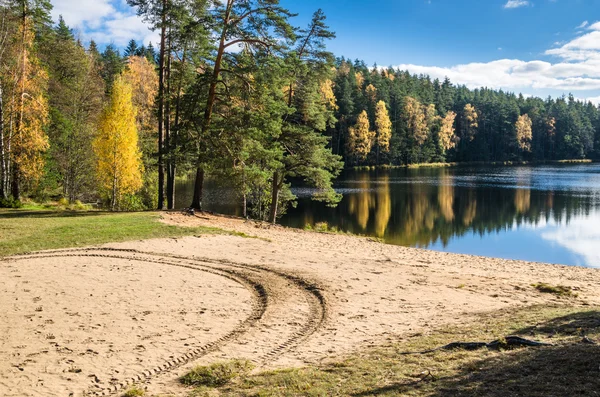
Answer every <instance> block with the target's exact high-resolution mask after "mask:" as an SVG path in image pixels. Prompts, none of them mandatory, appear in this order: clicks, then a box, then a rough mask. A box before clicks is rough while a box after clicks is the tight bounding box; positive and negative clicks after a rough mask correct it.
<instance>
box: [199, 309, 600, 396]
mask: <svg viewBox="0 0 600 397" xmlns="http://www.w3.org/2000/svg"><path fill="white" fill-rule="evenodd" d="M582 310H583V309H582V308H577V307H566V306H564V307H563V306H557V307H530V308H524V309H519V310H514V309H511V310H504V311H500V312H494V313H489V314H486V315H481V316H480V317H478V318H476V319H474V321H473V323H472V324H471V325H468V326H457V327H446V328H443V329H439V330H437V331H434V332H431V333H428V334H426V335H421V334H419V335H414V336H412V337H407V338H406V339H405V340H399V341H398V342H397V343H394V344H390V345H387V346H383V347H379V348H373V349H366V350H361V351H359V352H357V353H355V354H353V355H351V356H349V357H347V358H346V359H344V360H337V361H333V362H330V363H329V364H326V365H321V366H311V367H305V368H298V369H288V370H281V371H272V372H263V373H259V374H256V375H251V376H246V377H243V378H241V379H240V381H238V382H235V383H229V384H226V385H224V386H221V387H218V388H216V389H211V390H208V389H206V388H202V389H198V390H195V391H194V392H192V393H193V395H194V396H200V395H219V396H232V397H233V396H236V397H241V396H258V397H267V396H273V397H275V396H277V397H288V396H289V397H292V396H294V397H295V396H315V397H316V396H375V395H377V396H399V395H401V396H427V397H433V396H491V397H500V396H531V397H542V396H544V397H546V396H569V395H591V394H590V393H591V392H592V391H594V390H599V389H600V377H598V376H597V374H598V364H597V357H598V354H600V346H598V345H593V344H583V343H581V340H582V335H587V336H588V337H590V338H592V339H597V338H598V337H600V312H599V311H598V310H600V308H590V307H587V308H586V309H585V311H582ZM507 335H519V336H521V337H524V338H527V339H531V340H537V341H542V342H549V343H552V344H553V346H545V347H529V348H517V349H512V350H500V351H496V350H487V349H482V350H476V351H465V350H451V351H445V350H440V351H436V352H432V353H427V354H403V353H404V352H420V351H424V350H429V349H432V348H436V347H439V346H443V345H446V344H448V343H450V342H455V341H461V342H478V341H482V342H489V341H492V340H495V339H500V338H502V337H504V336H507ZM210 393H215V394H210Z"/></svg>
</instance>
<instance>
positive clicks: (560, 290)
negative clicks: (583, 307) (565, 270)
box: [532, 283, 577, 297]
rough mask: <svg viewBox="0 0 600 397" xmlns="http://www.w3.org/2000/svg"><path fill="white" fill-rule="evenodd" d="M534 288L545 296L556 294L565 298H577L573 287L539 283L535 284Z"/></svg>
mask: <svg viewBox="0 0 600 397" xmlns="http://www.w3.org/2000/svg"><path fill="white" fill-rule="evenodd" d="M532 287H533V288H535V289H537V290H538V291H540V292H543V293H545V294H554V295H558V296H565V297H571V296H573V297H575V296H577V294H575V293H573V289H572V288H571V287H566V286H564V285H550V284H546V283H537V284H533V285H532Z"/></svg>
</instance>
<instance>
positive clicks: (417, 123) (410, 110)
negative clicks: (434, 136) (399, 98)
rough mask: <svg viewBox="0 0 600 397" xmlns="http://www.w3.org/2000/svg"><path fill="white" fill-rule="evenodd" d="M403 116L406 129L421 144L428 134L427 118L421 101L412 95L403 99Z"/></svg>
mask: <svg viewBox="0 0 600 397" xmlns="http://www.w3.org/2000/svg"><path fill="white" fill-rule="evenodd" d="M404 117H405V119H406V124H407V126H408V130H409V131H410V133H411V134H412V136H413V138H414V139H415V141H416V142H417V144H418V145H422V144H423V143H425V141H426V140H427V137H428V136H429V128H428V126H427V118H426V115H425V112H423V107H422V106H421V103H420V102H419V101H418V100H416V99H415V98H412V97H406V99H405V101H404Z"/></svg>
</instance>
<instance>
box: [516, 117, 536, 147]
mask: <svg viewBox="0 0 600 397" xmlns="http://www.w3.org/2000/svg"><path fill="white" fill-rule="evenodd" d="M532 124H533V123H532V121H531V118H529V115H527V114H524V115H521V116H519V119H518V120H517V123H516V124H515V130H516V133H517V144H518V145H519V149H521V150H522V151H523V152H531V139H532V136H533V134H532V131H531V126H532Z"/></svg>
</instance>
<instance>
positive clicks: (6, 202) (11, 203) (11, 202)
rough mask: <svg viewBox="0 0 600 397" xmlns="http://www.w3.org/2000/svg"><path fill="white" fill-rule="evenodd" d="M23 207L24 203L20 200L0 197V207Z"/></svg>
mask: <svg viewBox="0 0 600 397" xmlns="http://www.w3.org/2000/svg"><path fill="white" fill-rule="evenodd" d="M21 207H23V203H21V201H20V200H15V199H12V198H7V199H3V198H0V208H21Z"/></svg>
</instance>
